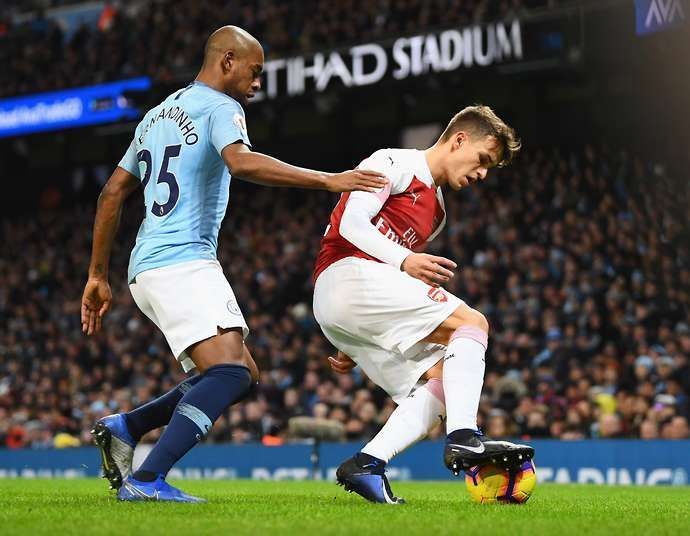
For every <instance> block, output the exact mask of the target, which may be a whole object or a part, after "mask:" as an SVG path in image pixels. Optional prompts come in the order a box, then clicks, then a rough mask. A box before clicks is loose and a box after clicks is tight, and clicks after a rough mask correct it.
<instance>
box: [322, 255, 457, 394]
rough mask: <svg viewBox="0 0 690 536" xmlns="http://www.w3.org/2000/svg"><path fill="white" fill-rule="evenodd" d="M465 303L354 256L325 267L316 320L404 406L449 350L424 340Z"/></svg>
mask: <svg viewBox="0 0 690 536" xmlns="http://www.w3.org/2000/svg"><path fill="white" fill-rule="evenodd" d="M463 303H464V302H463V301H462V300H461V299H459V298H457V297H456V296H454V295H452V294H450V293H449V292H447V291H445V290H443V289H440V288H434V287H431V286H429V285H427V284H426V283H423V282H422V281H420V280H419V279H415V278H413V277H410V276H409V275H407V274H406V273H405V272H401V271H400V270H398V269H397V268H395V267H393V266H390V265H388V264H382V263H379V262H374V261H370V260H365V259H359V258H356V257H348V258H346V259H342V260H340V261H338V262H336V263H333V264H332V265H331V266H329V267H328V268H326V270H324V271H323V272H322V273H321V275H319V277H318V279H317V280H316V284H315V286H314V316H315V317H316V321H317V322H318V323H319V325H320V326H321V330H322V331H323V333H324V335H325V336H326V338H327V339H328V340H329V341H330V342H331V343H332V344H333V345H334V346H335V347H336V348H338V350H340V351H342V352H344V353H345V354H347V355H348V356H350V357H351V358H352V359H353V360H354V361H355V362H356V363H357V364H358V365H359V366H361V367H362V370H363V371H364V373H365V374H366V375H367V376H369V378H371V380H372V381H373V382H374V383H376V384H377V385H379V386H380V387H382V388H383V389H385V391H386V392H387V393H388V394H389V395H390V396H391V397H392V398H393V400H395V401H396V402H400V401H401V400H402V399H404V398H405V397H406V396H407V395H408V394H409V393H410V391H412V389H413V388H414V386H415V385H416V383H417V381H418V380H419V378H420V376H422V374H424V373H425V372H426V371H427V370H429V369H430V368H431V367H432V366H434V365H435V364H436V363H437V362H438V361H439V360H440V359H441V358H442V357H443V353H444V351H445V346H443V345H440V344H429V343H426V342H420V341H421V340H422V339H424V338H425V337H426V336H427V335H429V334H431V333H432V332H433V331H434V330H435V329H436V328H437V327H438V326H439V325H440V324H441V323H442V322H443V321H444V320H445V319H446V318H448V317H449V316H450V315H451V314H452V313H453V311H455V310H456V309H457V308H458V307H460V306H461V305H462V304H463Z"/></svg>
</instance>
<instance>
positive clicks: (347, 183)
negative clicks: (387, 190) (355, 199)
mask: <svg viewBox="0 0 690 536" xmlns="http://www.w3.org/2000/svg"><path fill="white" fill-rule="evenodd" d="M386 184H388V179H386V177H385V175H383V173H379V172H378V171H371V170H367V169H352V170H350V171H343V172H342V173H334V174H333V175H332V176H331V179H330V181H329V183H328V191H329V192H336V193H340V192H354V191H361V192H374V191H376V190H379V189H381V188H383V187H384V186H386Z"/></svg>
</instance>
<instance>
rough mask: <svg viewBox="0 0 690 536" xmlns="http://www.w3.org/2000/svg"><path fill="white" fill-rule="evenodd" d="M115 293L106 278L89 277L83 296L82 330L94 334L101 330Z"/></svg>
mask: <svg viewBox="0 0 690 536" xmlns="http://www.w3.org/2000/svg"><path fill="white" fill-rule="evenodd" d="M112 301H113V293H112V292H111V290H110V285H109V284H108V282H107V281H105V280H104V279H89V280H88V281H87V282H86V287H84V294H82V297H81V330H82V332H84V333H86V334H87V335H93V334H94V333H97V332H99V331H100V330H101V323H102V321H103V315H105V313H107V312H108V309H110V304H111V303H112Z"/></svg>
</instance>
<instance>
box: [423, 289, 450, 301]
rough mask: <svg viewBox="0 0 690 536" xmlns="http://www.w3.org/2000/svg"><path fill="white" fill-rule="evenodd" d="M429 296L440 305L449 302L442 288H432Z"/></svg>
mask: <svg viewBox="0 0 690 536" xmlns="http://www.w3.org/2000/svg"><path fill="white" fill-rule="evenodd" d="M427 296H429V298H431V299H432V300H434V301H435V302H438V303H446V302H447V301H448V296H447V295H446V293H445V292H444V291H443V289H440V288H430V289H429V292H428V293H427Z"/></svg>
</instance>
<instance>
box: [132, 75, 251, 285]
mask: <svg viewBox="0 0 690 536" xmlns="http://www.w3.org/2000/svg"><path fill="white" fill-rule="evenodd" d="M236 142H241V143H244V144H246V145H250V143H249V137H248V135H247V127H246V123H245V118H244V111H243V110H242V106H240V104H239V103H238V102H237V101H236V100H234V99H233V98H231V97H229V96H228V95H225V94H224V93H220V92H219V91H216V90H215V89H211V88H210V87H208V86H207V85H206V84H203V83H201V82H194V83H192V84H190V85H189V86H187V87H186V88H185V89H181V90H179V91H176V92H175V93H173V94H172V95H170V96H169V97H168V98H166V99H165V100H164V101H163V102H162V103H160V104H159V105H158V106H156V107H155V108H152V109H151V110H149V112H148V113H147V114H146V115H145V116H144V118H143V119H142V120H141V122H140V123H139V124H138V125H137V128H136V131H135V133H134V139H133V140H132V143H131V144H130V146H129V149H127V152H126V153H125V156H123V157H122V160H121V161H120V163H119V166H120V167H121V168H123V169H125V170H127V171H128V172H130V173H132V174H133V175H136V176H137V177H139V178H140V179H141V185H142V187H143V189H144V201H145V203H146V213H145V216H144V221H143V222H142V223H141V227H140V228H139V233H138V234H137V242H136V245H135V246H134V249H133V250H132V255H131V256H130V259H129V270H128V275H127V277H128V281H130V282H131V281H132V280H133V279H134V278H135V277H136V276H137V274H139V273H141V272H143V271H145V270H150V269H152V268H159V267H161V266H168V265H170V264H177V263H180V262H185V261H191V260H198V259H215V258H216V249H217V246H218V231H219V229H220V224H221V221H222V220H223V217H224V216H225V210H226V208H227V206H228V197H229V190H230V173H229V172H228V169H227V167H226V165H225V163H224V162H223V159H222V157H221V154H220V153H221V151H222V150H223V148H224V147H225V146H227V145H229V144H231V143H236Z"/></svg>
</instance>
